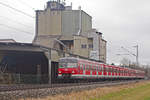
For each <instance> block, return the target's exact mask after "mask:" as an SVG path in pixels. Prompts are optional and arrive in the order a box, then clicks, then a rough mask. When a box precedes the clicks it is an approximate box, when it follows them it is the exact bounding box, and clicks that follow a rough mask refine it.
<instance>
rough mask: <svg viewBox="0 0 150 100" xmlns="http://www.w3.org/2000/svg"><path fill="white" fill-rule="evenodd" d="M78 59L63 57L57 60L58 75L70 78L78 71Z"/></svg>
mask: <svg viewBox="0 0 150 100" xmlns="http://www.w3.org/2000/svg"><path fill="white" fill-rule="evenodd" d="M78 68H79V67H78V59H77V58H73V57H65V58H61V59H60V60H59V68H58V77H61V78H70V77H71V76H72V75H75V74H77V73H78Z"/></svg>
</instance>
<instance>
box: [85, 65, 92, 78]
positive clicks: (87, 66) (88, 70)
mask: <svg viewBox="0 0 150 100" xmlns="http://www.w3.org/2000/svg"><path fill="white" fill-rule="evenodd" d="M85 66H86V70H85V73H86V75H87V76H89V75H90V74H91V73H90V65H89V63H86V65H85Z"/></svg>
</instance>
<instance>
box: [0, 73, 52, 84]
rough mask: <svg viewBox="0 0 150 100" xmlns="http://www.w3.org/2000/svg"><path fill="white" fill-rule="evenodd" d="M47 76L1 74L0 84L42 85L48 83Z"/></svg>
mask: <svg viewBox="0 0 150 100" xmlns="http://www.w3.org/2000/svg"><path fill="white" fill-rule="evenodd" d="M48 80H49V77H48V75H28V74H12V73H1V74H0V84H44V83H48Z"/></svg>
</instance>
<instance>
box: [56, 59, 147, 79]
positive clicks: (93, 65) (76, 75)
mask: <svg viewBox="0 0 150 100" xmlns="http://www.w3.org/2000/svg"><path fill="white" fill-rule="evenodd" d="M58 77H59V78H65V79H87V78H88V79H143V78H144V77H145V72H144V71H141V70H136V69H131V68H124V67H119V66H114V65H107V64H104V63H100V62H96V61H91V60H85V59H80V58H75V57H64V58H60V60H59V68H58Z"/></svg>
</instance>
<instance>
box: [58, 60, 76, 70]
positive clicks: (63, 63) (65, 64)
mask: <svg viewBox="0 0 150 100" xmlns="http://www.w3.org/2000/svg"><path fill="white" fill-rule="evenodd" d="M75 67H77V59H60V60H59V68H75Z"/></svg>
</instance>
